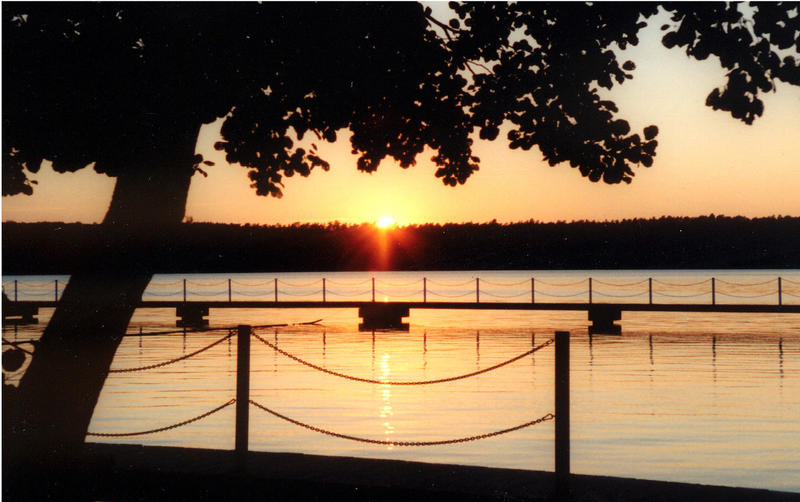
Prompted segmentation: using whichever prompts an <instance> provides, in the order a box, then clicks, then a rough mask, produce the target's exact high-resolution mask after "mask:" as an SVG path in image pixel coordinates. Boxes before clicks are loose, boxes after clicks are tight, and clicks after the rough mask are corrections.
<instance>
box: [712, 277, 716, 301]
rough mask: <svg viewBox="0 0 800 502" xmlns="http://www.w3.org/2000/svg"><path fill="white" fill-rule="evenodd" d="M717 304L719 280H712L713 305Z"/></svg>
mask: <svg viewBox="0 0 800 502" xmlns="http://www.w3.org/2000/svg"><path fill="white" fill-rule="evenodd" d="M716 304H717V280H716V279H714V278H713V277H712V278H711V305H716Z"/></svg>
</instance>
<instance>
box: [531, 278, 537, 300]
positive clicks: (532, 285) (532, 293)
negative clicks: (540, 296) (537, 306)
mask: <svg viewBox="0 0 800 502" xmlns="http://www.w3.org/2000/svg"><path fill="white" fill-rule="evenodd" d="M531 303H536V283H535V282H534V280H533V277H531Z"/></svg>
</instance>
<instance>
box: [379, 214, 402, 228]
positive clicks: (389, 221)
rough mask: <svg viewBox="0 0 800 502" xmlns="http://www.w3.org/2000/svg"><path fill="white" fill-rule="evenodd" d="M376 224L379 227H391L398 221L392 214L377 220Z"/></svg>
mask: <svg viewBox="0 0 800 502" xmlns="http://www.w3.org/2000/svg"><path fill="white" fill-rule="evenodd" d="M375 225H377V226H378V227H379V228H389V227H393V226H395V225H397V222H396V221H395V220H394V218H392V217H391V216H384V217H383V218H381V219H379V220H378V221H377V222H375Z"/></svg>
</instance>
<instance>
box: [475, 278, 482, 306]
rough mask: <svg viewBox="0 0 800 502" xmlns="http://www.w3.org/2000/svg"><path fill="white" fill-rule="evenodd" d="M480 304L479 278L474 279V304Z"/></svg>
mask: <svg viewBox="0 0 800 502" xmlns="http://www.w3.org/2000/svg"><path fill="white" fill-rule="evenodd" d="M480 302H481V280H480V278H478V277H476V278H475V303H480Z"/></svg>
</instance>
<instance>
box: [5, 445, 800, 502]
mask: <svg viewBox="0 0 800 502" xmlns="http://www.w3.org/2000/svg"><path fill="white" fill-rule="evenodd" d="M87 454H88V455H87V459H86V460H85V462H84V463H83V464H82V467H79V468H78V467H76V468H74V469H73V471H72V476H71V479H70V480H69V481H68V482H66V483H59V486H57V487H56V488H55V490H56V493H50V494H49V495H50V496H53V497H52V499H60V500H71V499H75V500H78V499H81V498H83V499H84V500H116V501H134V500H136V501H138V500H170V501H173V500H185V501H190V500H191V501H196V500H231V501H239V500H244V501H250V500H270V501H271V500H275V501H283V500H293V501H301V500H302V501H323V500H336V501H338V500H344V501H451V500H452V501H484V500H485V501H509V502H510V501H546V500H552V497H553V483H554V479H553V474H552V473H549V472H540V471H524V470H518V469H496V468H488V467H472V466H458V465H447V464H428V463H422V462H404V461H395V460H373V459H359V458H347V457H325V456H316V455H302V454H295V453H264V452H250V453H249V457H248V458H247V468H246V470H245V471H238V470H237V467H236V459H235V458H234V456H233V452H231V451H222V450H206V449H189V448H169V447H151V446H148V447H143V446H138V445H108V444H88V445H87ZM3 469H4V471H5V472H4V485H5V486H4V487H3V492H4V497H3V499H4V500H33V499H38V498H40V497H41V496H44V497H47V499H51V497H50V496H48V494H47V493H43V492H46V491H50V490H53V488H48V489H47V490H43V488H44V485H43V484H42V483H41V478H36V477H31V478H28V477H27V475H26V476H22V479H20V476H19V474H22V473H20V472H16V473H15V472H14V469H15V466H10V465H4V466H3ZM32 476H35V474H32ZM9 482H10V483H13V485H15V487H16V488H20V487H21V488H22V490H12V489H11V488H12V487H10V486H9V485H8V483H9ZM14 491H16V492H17V493H16V494H14V493H13V492H14ZM71 491H77V492H80V494H81V495H83V497H72V496H70V495H69V492H71ZM9 494H11V495H16V496H12V497H7V496H8V495H9ZM30 495H39V496H34V497H30ZM65 495H67V496H66V497H65ZM72 495H77V494H76V493H73V494H72ZM570 500H575V501H591V502H603V501H660V502H667V501H676V502H677V501H691V500H698V501H699V500H702V501H753V502H755V501H759V502H761V501H763V502H778V501H781V502H789V501H792V502H797V501H800V494H793V493H784V492H774V491H768V490H757V489H748V488H729V487H720V486H707V485H696V484H688V483H669V482H662V481H647V480H638V479H629V478H614V477H605V476H585V475H574V476H573V477H572V480H571V496H570Z"/></svg>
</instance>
